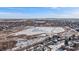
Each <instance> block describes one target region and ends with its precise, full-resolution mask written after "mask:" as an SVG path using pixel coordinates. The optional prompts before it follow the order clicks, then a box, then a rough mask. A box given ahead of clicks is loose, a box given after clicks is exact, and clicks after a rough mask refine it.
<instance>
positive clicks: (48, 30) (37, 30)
mask: <svg viewBox="0 0 79 59" xmlns="http://www.w3.org/2000/svg"><path fill="white" fill-rule="evenodd" d="M63 31H65V30H64V28H62V27H30V28H29V29H24V30H22V31H19V32H17V33H13V34H14V35H21V34H26V35H36V34H42V33H46V34H48V33H53V34H54V33H60V32H63Z"/></svg>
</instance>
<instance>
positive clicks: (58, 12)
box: [0, 7, 79, 18]
mask: <svg viewBox="0 0 79 59" xmlns="http://www.w3.org/2000/svg"><path fill="white" fill-rule="evenodd" d="M0 18H79V7H0Z"/></svg>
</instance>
